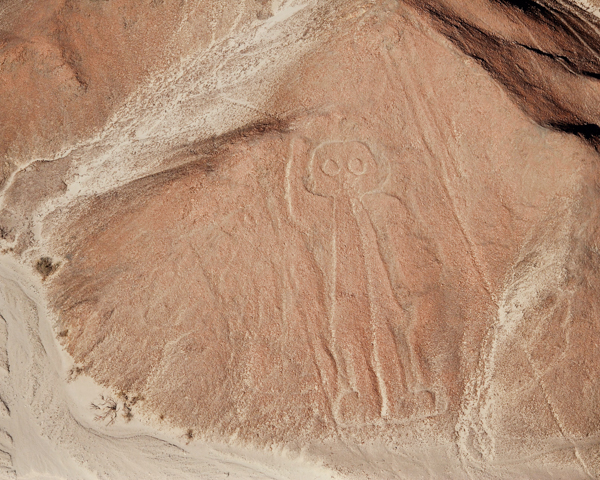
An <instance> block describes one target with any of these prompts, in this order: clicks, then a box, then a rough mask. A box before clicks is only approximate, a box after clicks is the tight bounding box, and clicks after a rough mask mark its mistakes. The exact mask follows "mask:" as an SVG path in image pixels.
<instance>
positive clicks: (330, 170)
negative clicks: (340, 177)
mask: <svg viewBox="0 0 600 480" xmlns="http://www.w3.org/2000/svg"><path fill="white" fill-rule="evenodd" d="M321 170H322V171H323V173H324V174H325V175H327V176H329V177H335V176H336V175H337V174H338V173H340V166H339V165H338V164H337V163H335V162H334V161H333V160H331V159H327V160H325V163H324V164H323V165H321Z"/></svg>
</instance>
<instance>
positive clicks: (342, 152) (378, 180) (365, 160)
mask: <svg viewBox="0 0 600 480" xmlns="http://www.w3.org/2000/svg"><path fill="white" fill-rule="evenodd" d="M309 169H310V180H311V181H310V185H311V190H312V191H313V193H315V194H317V195H323V196H326V197H335V196H339V195H346V196H349V197H360V196H361V195H363V194H365V193H369V192H373V191H375V190H377V189H379V188H380V187H381V185H382V184H383V182H384V181H385V179H386V177H387V172H386V169H385V168H383V166H382V165H381V164H380V163H379V162H378V161H377V160H376V158H375V156H374V155H373V153H372V152H371V150H370V149H369V147H368V146H367V145H365V144H364V143H362V142H358V141H350V142H329V143H324V144H321V145H319V146H318V147H317V148H316V149H315V150H314V151H313V153H312V156H311V162H310V166H309Z"/></svg>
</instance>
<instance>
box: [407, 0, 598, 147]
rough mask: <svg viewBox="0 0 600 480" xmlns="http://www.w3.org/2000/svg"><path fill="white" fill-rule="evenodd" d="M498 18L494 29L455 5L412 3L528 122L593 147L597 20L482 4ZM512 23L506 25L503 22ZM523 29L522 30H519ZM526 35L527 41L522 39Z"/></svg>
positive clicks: (561, 11) (505, 2) (553, 8)
mask: <svg viewBox="0 0 600 480" xmlns="http://www.w3.org/2000/svg"><path fill="white" fill-rule="evenodd" d="M484 3H485V4H486V5H487V6H488V7H490V8H496V11H495V12H496V13H497V12H501V14H503V15H505V18H500V15H498V18H496V20H497V21H498V26H497V29H494V27H495V25H494V24H491V25H490V23H489V22H484V21H483V20H481V21H479V20H478V19H475V20H474V19H473V16H469V15H468V13H469V12H467V7H463V6H462V5H461V4H460V2H458V1H454V0H451V1H448V2H438V1H426V2H424V3H420V4H419V5H416V6H417V8H419V9H420V10H422V11H425V12H426V13H427V14H428V15H429V17H430V18H431V19H432V21H433V24H434V26H435V28H436V29H437V30H438V31H440V32H441V33H442V34H443V35H444V36H446V37H447V38H448V39H449V40H451V41H452V42H453V43H454V44H455V45H456V46H457V47H458V48H460V49H461V50H462V51H463V52H464V53H466V54H467V55H469V56H470V57H472V58H474V59H476V60H477V61H478V62H479V63H480V64H481V65H482V66H483V67H484V68H485V69H486V70H487V71H488V72H489V73H490V74H491V75H492V76H493V77H494V78H495V79H496V80H497V81H499V82H500V83H501V84H502V85H503V86H504V87H505V88H506V89H507V90H508V92H509V93H510V94H511V96H512V97H513V98H514V99H515V101H516V102H517V103H518V104H519V106H520V107H521V108H522V109H523V110H524V111H525V113H527V114H528V115H529V116H530V117H531V118H532V119H534V120H535V121H536V122H537V123H539V124H540V125H542V126H544V127H548V128H552V129H555V130H559V131H563V132H566V133H570V134H575V135H578V136H580V137H582V138H584V139H586V140H587V141H589V142H591V143H592V144H593V145H594V146H596V147H597V146H598V145H599V144H600V127H599V126H598V125H600V102H599V100H600V83H599V82H598V80H599V79H600V54H599V53H598V52H600V20H599V19H597V18H596V17H594V16H593V15H591V14H590V13H588V12H586V11H584V10H582V9H581V8H578V7H576V6H573V5H563V4H561V3H557V2H542V1H539V2H535V1H510V0H492V1H485V2H484ZM511 22H512V25H516V26H522V27H523V29H524V30H519V28H517V27H516V26H515V27H514V28H512V29H510V28H508V29H507V28H506V25H507V24H511ZM524 32H525V33H524ZM524 37H529V41H524V40H523V38H524Z"/></svg>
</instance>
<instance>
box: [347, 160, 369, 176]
mask: <svg viewBox="0 0 600 480" xmlns="http://www.w3.org/2000/svg"><path fill="white" fill-rule="evenodd" d="M348 170H350V172H352V173H353V174H354V175H364V174H365V173H366V172H367V166H366V165H365V162H363V161H362V160H361V159H360V158H358V157H357V158H353V159H351V160H349V161H348Z"/></svg>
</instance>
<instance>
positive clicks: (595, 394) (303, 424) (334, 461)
mask: <svg viewBox="0 0 600 480" xmlns="http://www.w3.org/2000/svg"><path fill="white" fill-rule="evenodd" d="M122 3H123V5H124V6H123V7H122V9H125V8H126V7H125V5H129V4H128V3H127V2H122ZM324 3H325V2H324ZM217 4H218V2H215V6H214V7H210V8H217V7H216V5H217ZM111 5H112V6H111ZM119 5H120V4H119ZM205 5H208V2H199V3H198V5H196V7H197V8H199V9H201V8H204V7H205ZM333 6H334V5H333V4H331V5H328V6H324V5H320V4H319V3H318V2H315V4H314V5H312V4H311V5H309V6H305V7H304V9H301V8H300V7H298V6H294V5H291V4H290V5H287V10H286V9H285V8H282V9H281V10H279V11H277V10H275V9H274V10H272V11H271V10H269V8H268V6H267V5H266V4H265V3H264V2H262V3H260V4H258V3H257V4H253V5H252V6H249V7H247V9H245V10H243V11H241V12H240V13H239V15H238V17H236V20H235V21H233V20H232V21H230V23H227V22H228V21H229V20H226V19H227V18H230V17H228V16H227V15H226V11H225V10H224V11H223V12H222V14H221V13H219V15H217V14H215V15H216V17H218V18H219V21H220V22H222V25H231V30H229V31H227V33H226V34H225V33H223V35H224V37H223V38H224V40H223V41H222V42H219V41H216V40H215V39H216V38H218V35H217V34H215V33H214V31H213V30H208V32H213V33H210V34H209V33H203V34H201V35H200V34H199V37H200V38H201V39H205V43H207V44H209V46H208V47H205V46H204V44H203V43H202V42H201V41H199V42H198V43H197V44H195V45H196V46H195V47H194V48H195V49H196V50H194V49H192V47H191V46H188V45H187V44H186V43H185V42H184V40H183V39H186V38H188V37H185V36H182V34H180V31H177V32H176V33H173V32H174V30H176V29H174V27H170V26H171V25H174V24H177V22H179V21H180V20H179V17H178V15H184V14H183V13H181V11H180V10H179V9H178V8H179V7H177V8H176V7H175V6H170V5H168V4H164V5H163V4H161V5H156V6H154V7H153V8H156V9H158V8H163V9H166V10H165V11H166V12H169V15H170V16H167V14H166V13H164V14H160V13H156V15H157V16H158V17H157V18H160V19H162V20H164V22H163V21H162V20H161V22H158V25H159V26H157V27H154V28H160V29H162V30H160V31H161V32H163V33H162V35H163V36H162V37H160V36H157V37H155V38H156V44H157V45H158V46H160V48H161V49H162V50H160V52H163V53H160V52H159V53H156V52H157V49H154V48H151V47H150V46H148V45H146V44H145V43H144V42H142V40H141V38H142V37H141V36H140V37H136V36H135V35H133V34H132V35H133V36H132V37H131V38H130V37H127V42H130V43H124V44H123V45H134V46H135V45H138V44H137V43H136V42H137V41H139V42H141V43H140V46H139V48H140V49H142V50H139V51H135V50H132V48H133V47H131V46H128V47H127V48H125V46H122V48H121V46H120V47H119V48H117V47H112V46H110V45H108V46H106V47H105V48H106V50H107V51H110V52H113V51H114V55H112V54H111V55H110V58H108V57H107V58H106V59H105V60H102V61H100V60H98V63H95V64H94V67H93V68H92V67H89V69H88V70H85V69H82V70H81V71H82V72H86V73H85V75H84V74H83V73H82V74H81V78H79V79H78V76H77V73H76V69H75V70H73V68H71V70H69V71H70V72H71V73H72V76H73V79H74V80H73V88H74V89H81V88H83V89H84V90H85V89H86V88H89V89H90V91H91V90H92V88H98V90H97V92H102V91H103V90H102V88H109V87H107V86H106V87H103V86H101V85H111V82H118V79H119V78H121V75H125V76H126V75H131V76H135V75H138V76H137V77H136V80H135V81H134V80H128V81H127V82H125V83H126V84H127V85H128V87H127V88H125V87H124V88H123V89H121V88H117V87H115V89H116V90H119V91H122V96H121V97H119V99H124V98H125V97H126V95H127V94H129V93H131V92H133V91H134V89H135V88H138V90H136V93H135V94H132V96H130V97H129V98H128V99H127V100H126V101H124V103H122V104H121V105H120V106H119V107H116V105H117V103H118V101H119V100H118V99H115V100H114V102H115V103H114V104H111V103H106V102H105V100H104V96H103V94H101V93H97V94H94V93H89V94H88V93H85V94H82V98H89V99H90V100H86V101H88V102H91V103H89V104H86V105H88V107H87V108H90V109H92V110H93V112H94V115H97V117H96V118H97V119H98V120H97V122H98V123H93V122H92V123H89V124H87V125H84V126H85V128H88V129H89V131H88V130H81V131H79V133H77V135H79V137H77V135H75V134H73V136H63V137H61V136H60V135H58V136H53V137H52V138H53V140H52V142H59V141H61V142H64V144H65V145H72V144H73V143H74V141H75V140H74V139H75V137H77V138H78V139H83V138H84V137H85V135H88V134H90V132H92V131H93V130H94V128H97V127H98V126H99V125H101V124H102V123H103V122H105V121H107V120H106V119H107V118H109V112H112V113H111V114H114V117H113V119H112V120H110V122H109V123H108V124H107V126H105V127H104V130H102V132H101V133H99V134H96V136H95V139H94V140H93V141H90V142H87V143H85V142H84V143H82V144H81V145H79V146H77V147H73V148H72V150H71V151H70V152H69V153H68V154H66V155H64V156H62V157H61V159H57V160H51V158H50V157H52V155H53V153H48V152H58V150H59V149H58V146H57V145H58V143H56V144H55V143H48V142H46V143H44V141H45V140H44V141H42V140H40V141H39V142H41V143H39V142H38V141H37V140H36V138H37V137H36V135H38V134H37V133H35V134H34V133H33V130H35V131H36V132H42V131H44V129H45V127H43V125H45V124H44V123H43V122H45V121H46V120H44V117H43V116H40V115H37V116H36V115H34V117H33V118H35V122H33V123H28V125H30V128H32V129H33V130H32V131H31V133H27V134H26V136H24V137H23V139H24V140H22V145H24V147H23V150H15V149H16V148H17V147H15V146H14V145H20V144H19V143H18V142H17V140H10V142H12V143H10V142H9V141H7V143H5V145H7V146H10V145H12V146H10V148H12V149H13V150H9V149H7V150H6V156H7V157H6V158H7V159H8V160H7V162H13V160H11V159H12V158H13V157H14V158H20V157H18V155H16V154H15V153H11V152H16V151H19V152H21V151H22V152H25V153H23V155H24V156H23V158H29V157H31V156H32V154H31V153H28V152H30V150H27V149H35V148H38V145H44V147H43V149H46V150H44V152H46V153H44V155H46V156H47V157H48V158H46V161H45V162H38V163H35V164H31V165H30V166H29V167H27V168H24V169H23V170H21V171H18V172H17V173H14V174H13V175H12V177H11V178H10V182H8V183H6V185H5V188H4V196H3V202H4V210H3V212H2V214H1V215H0V220H1V221H2V222H4V223H2V224H0V225H3V226H4V229H5V230H4V231H5V235H4V237H5V238H4V246H5V248H6V249H7V251H8V250H11V249H12V252H13V254H18V255H20V256H21V257H22V258H24V259H26V260H27V261H28V262H30V263H31V264H32V265H33V266H35V265H37V266H38V271H39V273H40V274H41V277H43V278H44V280H43V283H44V285H45V288H47V291H48V302H49V305H50V307H51V309H52V311H53V312H54V315H55V320H56V324H55V325H54V327H55V333H56V334H57V335H58V337H59V340H60V343H61V345H62V346H63V347H64V349H65V350H66V351H67V352H68V353H69V354H70V355H71V356H72V358H73V360H74V362H75V369H74V370H73V371H72V372H71V373H72V376H73V377H77V376H78V375H88V376H90V377H91V378H93V379H94V380H95V381H97V382H98V383H99V384H101V385H103V386H105V387H106V388H112V389H114V390H115V391H119V392H122V394H123V395H127V397H123V398H134V397H135V398H137V399H143V400H140V401H139V402H137V404H136V406H135V407H133V406H132V408H133V409H134V410H135V414H139V415H141V416H144V418H145V419H146V421H147V422H148V424H151V425H156V426H157V428H158V429H161V428H162V429H168V428H171V427H177V428H180V429H182V430H183V431H186V432H187V437H188V440H190V441H191V440H193V439H197V440H198V441H201V440H204V441H205V440H211V441H219V442H233V441H235V442H242V443H243V444H244V445H247V446H261V447H264V446H276V447H286V448H289V449H291V450H302V449H306V451H308V452H310V455H313V457H314V458H318V459H320V460H322V461H325V462H326V463H327V464H328V465H331V466H333V467H334V468H336V469H338V470H339V471H340V472H342V473H347V474H351V475H357V476H359V477H361V476H362V477H363V478H364V475H367V474H369V475H373V476H374V477H375V478H393V477H394V476H396V477H397V478H427V477H429V478H449V477H452V478H465V475H467V476H470V477H471V478H596V477H598V476H600V460H599V459H600V456H599V452H600V447H599V443H598V442H599V438H600V437H599V436H600V416H599V415H598V402H599V401H600V397H599V395H600V385H599V379H600V375H599V370H600V363H599V362H598V358H599V354H600V351H598V349H599V348H600V347H599V345H600V341H599V340H600V331H599V327H600V325H599V323H598V318H599V317H598V309H599V304H598V300H597V298H596V297H597V295H596V292H597V291H598V289H599V288H600V285H598V282H599V281H600V278H599V277H598V271H599V266H598V261H599V260H598V238H597V231H598V230H597V228H598V220H597V218H598V215H597V214H598V208H599V198H600V197H599V195H598V188H597V179H598V171H597V169H598V167H597V156H598V152H597V150H596V147H597V135H598V132H599V131H600V130H599V127H598V118H597V117H598V108H597V105H598V104H599V103H598V102H595V98H596V95H597V92H598V87H597V82H598V75H599V74H600V63H599V62H598V58H597V54H596V52H597V51H598V48H600V47H599V45H600V43H599V41H598V33H597V32H598V24H599V21H598V19H597V17H595V16H594V15H592V14H591V13H588V12H586V11H584V10H583V9H582V8H580V7H578V6H575V5H573V4H566V3H562V2H561V3H555V2H546V1H539V2H508V1H502V2H500V1H487V0H477V1H472V2H468V4H465V3H464V2H460V1H458V0H457V1H454V0H438V1H433V0H431V1H425V2H410V1H409V2H350V3H348V2H346V3H345V4H344V6H343V8H342V6H341V5H340V6H339V8H338V9H336V8H333ZM23 8H24V7H23ZM61 8H62V10H60V9H58V7H57V10H56V11H57V12H62V13H60V15H63V16H64V15H66V14H65V13H64V12H66V11H69V12H75V11H79V10H78V9H80V8H81V9H83V8H89V9H92V8H93V9H96V10H93V12H95V13H93V14H92V13H90V14H89V17H88V16H85V15H84V16H85V18H91V19H92V20H86V21H89V23H83V24H80V26H79V27H77V28H80V29H82V31H88V30H89V29H90V28H92V27H89V26H87V25H103V23H102V22H108V21H109V20H110V19H111V18H112V17H111V16H110V15H112V14H113V13H114V12H122V11H123V10H122V9H119V8H117V5H116V4H113V3H112V2H106V4H105V3H101V4H99V3H98V2H90V4H89V5H87V4H86V5H85V6H78V7H77V8H75V6H73V5H71V4H69V3H67V4H65V5H63V6H62V7H61ZM127 8H130V9H133V10H131V11H132V12H133V11H134V10H135V8H137V7H133V6H128V7H127ZM182 8H183V7H182ZM206 8H209V7H208V6H206ZM65 9H67V10H65ZM69 9H71V10H69ZM98 9H100V10H98ZM103 9H104V10H103ZM127 11H129V10H127ZM136 11H137V10H136ZM152 11H154V10H152ZM215 11H218V12H221V11H220V10H215ZM90 12H92V10H90ZM144 12H145V11H144ZM186 12H187V13H186V14H185V15H190V16H193V12H196V13H195V14H196V15H198V18H201V15H200V13H197V11H196V10H194V9H191V10H189V11H187V10H186ZM114 14H115V15H116V13H114ZM131 14H132V15H133V13H131ZM137 14H138V16H139V22H142V23H143V22H148V23H149V24H150V23H151V17H149V16H148V15H150V14H147V13H141V11H138V13H137ZM57 15H58V14H57ZM70 15H75V13H70ZM81 15H83V14H81ZM119 15H121V13H119ZM8 18H9V19H10V18H12V17H8ZM15 18H20V17H18V15H17V14H16V13H15ZM53 18H55V17H53ZM60 18H63V17H60ZM65 18H67V17H65ZM68 18H72V17H68ZM82 18H83V17H82ZM94 18H97V20H93V19H94ZM136 18H137V17H136ZM231 18H233V17H231ZM243 19H247V23H246V24H245V23H244V21H243ZM254 19H257V20H254ZM15 21H16V20H15ZM61 21H62V22H63V23H61V25H63V24H66V23H64V22H66V20H61ZM253 22H254V23H253ZM277 22H280V23H277ZM286 22H287V23H286ZM67 23H68V22H67ZM75 23H76V22H75ZM134 25H135V23H134ZM194 25H195V24H194ZM211 25H212V24H211ZM274 25H281V26H277V27H275V26H274ZM61 28H62V27H61ZM65 28H66V27H65ZM94 28H96V27H94ZM123 28H125V27H123ZM132 28H133V27H132ZM187 28H188V27H186V28H184V31H188V30H187ZM190 28H191V27H190ZM207 28H208V27H207ZM211 28H212V27H211ZM215 28H216V27H215ZM223 28H224V27H223ZM261 29H263V30H261ZM217 30H218V29H217ZM93 31H94V30H93V29H92V32H93ZM65 32H66V33H65V34H64V35H63V36H61V35H59V36H58V37H57V38H63V40H61V41H62V42H75V43H77V41H78V40H77V39H78V38H80V37H79V36H78V34H77V33H69V32H70V31H69V30H65ZM211 35H212V43H211V42H209V41H208V40H207V39H208V38H210V37H211ZM81 38H84V37H81ZM85 38H88V37H85ZM90 38H92V39H93V38H95V37H94V36H93V35H92V36H91V37H90ZM98 38H99V39H102V41H108V40H104V39H105V37H104V36H103V35H99V37H98ZM167 38H168V39H171V40H170V41H171V42H172V43H168V41H167ZM82 41H83V40H82ZM86 41H91V40H86ZM98 41H100V40H98ZM110 41H111V42H112V41H114V42H115V44H117V43H118V42H117V40H115V39H111V40H110ZM57 42H59V43H60V41H59V40H57ZM57 45H58V44H57ZM198 45H200V47H198ZM166 46H169V48H166ZM13 48H16V47H13ZM27 48H29V47H27ZM144 48H145V49H148V50H143V49H144ZM178 49H179V50H178ZM186 49H187V50H186ZM150 50H151V51H152V52H153V53H152V54H150V53H147V51H150ZM178 51H187V52H192V53H193V52H196V53H194V55H199V56H202V55H204V57H202V58H203V59H204V60H206V61H205V63H198V62H200V60H198V58H197V57H196V56H194V55H192V54H190V55H191V57H190V58H188V59H187V60H181V64H179V63H177V62H178V60H177V59H176V58H175V55H174V52H178ZM119 52H122V53H119ZM198 52H201V54H202V55H200V53H198ZM57 55H58V54H57ZM61 55H62V54H61ZM119 55H120V56H119ZM128 55H135V57H136V58H137V57H140V58H141V59H143V62H147V65H150V66H152V67H153V68H156V69H160V68H163V69H165V68H167V67H166V66H165V65H168V64H169V61H170V62H172V64H173V65H174V66H173V67H172V68H173V70H166V71H167V73H160V74H157V76H154V77H151V80H148V83H149V85H150V87H147V88H146V87H144V86H143V85H144V82H146V80H144V79H145V78H147V77H143V76H141V73H135V72H142V71H144V68H146V69H148V68H150V67H144V66H143V65H144V63H143V62H142V63H140V64H138V63H137V62H133V61H132V60H128V59H129V58H130V57H129V56H128ZM154 55H156V56H154ZM211 55H212V56H211ZM278 56H281V57H282V59H283V58H284V56H285V61H284V60H281V61H275V59H277V58H278ZM57 58H58V57H57ZM61 58H63V59H64V55H62V56H61ZM92 58H96V57H93V55H92V54H91V53H90V54H86V53H81V61H80V63H81V65H86V62H92ZM98 58H104V57H98ZM265 58H266V59H267V60H264V59H265ZM167 59H171V60H167ZM269 59H270V60H269ZM204 60H202V61H204ZM110 62H115V64H117V63H118V64H119V65H121V64H122V65H124V66H123V68H122V69H121V70H122V73H120V74H119V75H116V76H115V79H114V80H110V79H111V78H112V77H111V74H112V68H111V65H112V64H111V63H110ZM161 62H162V63H161ZM186 62H187V63H186ZM269 62H270V63H269ZM32 65H33V63H32V61H25V62H24V63H23V66H21V67H19V68H33V67H32ZM65 65H67V66H69V65H70V64H69V62H68V60H65ZM90 65H91V63H90ZM209 67H211V68H209ZM212 67H214V69H212ZM82 68H83V67H82ZM169 68H171V67H169ZM66 69H67V67H65V71H66ZM138 69H139V70H138ZM73 72H75V73H73ZM127 72H131V73H127ZM207 72H209V73H207ZM2 75H5V78H11V77H9V75H10V73H4V71H2ZM19 75H22V74H19ZM65 75H66V74H65ZM88 78H89V80H87V79H88ZM100 79H104V80H100ZM82 82H83V84H85V85H86V86H85V87H82ZM102 82H105V83H102ZM60 84H61V85H64V82H63V81H62V80H61V81H60ZM88 84H89V86H87V85H88ZM215 84H216V85H217V86H214V85H215ZM7 85H9V87H6V88H5V89H3V90H0V95H5V94H6V95H8V94H11V95H14V94H13V93H10V92H11V90H10V88H13V86H14V88H16V86H17V85H18V82H16V81H13V83H10V82H9V83H8V84H7ZM36 85H38V86H39V85H43V84H42V83H40V82H39V81H36ZM49 85H52V83H49ZM94 85H98V86H97V87H93V86H94ZM45 88H48V87H45ZM61 88H62V87H61ZM111 88H112V87H111ZM39 91H40V92H42V93H40V95H43V96H44V98H50V97H49V96H47V95H46V94H43V92H44V91H45V90H42V89H41V88H40V89H39ZM85 95H89V97H85ZM94 95H96V96H94ZM94 99H95V100H94ZM48 101H50V100H48ZM58 102H59V103H60V102H62V101H61V100H59V101H58ZM73 102H74V103H64V102H63V103H60V109H61V111H67V110H68V109H70V108H72V109H73V110H74V111H76V112H78V113H79V114H82V113H85V112H86V109H85V108H84V107H83V104H82V103H77V102H78V101H75V100H73ZM93 102H96V103H93ZM59 103H57V105H58V104H59ZM71 105H72V106H71ZM111 105H115V106H111ZM11 108H15V109H16V110H15V112H16V113H10V112H9V114H8V118H11V119H15V123H14V125H17V124H18V122H21V121H22V120H21V117H19V115H26V114H27V115H29V113H27V111H26V109H25V108H24V107H20V106H19V104H16V105H14V106H12V107H11ZM56 108H58V107H56ZM65 109H66V110H65ZM51 111H52V109H51V108H49V109H45V112H46V113H48V112H50V113H51ZM50 113H48V114H50ZM32 115H33V114H32ZM36 122H39V123H36ZM40 125H41V126H40ZM61 128H63V127H61ZM65 128H66V127H65ZM36 129H37V130H36ZM59 130H60V129H59ZM60 131H61V132H67V131H69V130H68V129H66V130H65V129H63V130H60ZM86 132H87V133H86ZM40 135H41V134H40ZM61 135H62V133H61ZM65 135H66V134H65ZM69 135H70V134H69ZM40 138H41V137H40ZM61 138H62V139H63V140H60V139H61ZM81 141H82V142H83V140H81ZM15 142H17V143H15ZM36 142H38V143H36ZM61 145H62V144H61ZM7 148H8V147H7ZM18 148H21V147H18ZM39 148H40V149H42V147H39ZM43 149H42V150H43ZM42 150H40V151H42ZM31 151H33V150H31ZM36 151H37V150H36ZM28 156H29V157H28ZM19 161H20V160H19ZM13 163H14V164H15V165H16V160H15V161H14V162H13ZM0 231H2V230H0ZM9 341H10V339H9ZM124 404H125V403H124ZM115 405H116V404H115ZM128 408H129V407H128ZM359 445H363V446H365V445H368V446H369V447H364V449H363V450H360V449H359V447H358V446H359ZM360 448H363V447H360ZM369 448H370V449H371V450H369ZM358 450H360V454H356V453H355V454H353V455H350V454H348V451H350V452H356V451H358ZM382 452H384V453H382ZM357 458H360V460H357ZM405 458H410V459H411V460H410V461H405ZM434 458H435V460H433V459H434ZM363 460H364V461H363ZM380 460H381V461H380Z"/></svg>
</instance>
